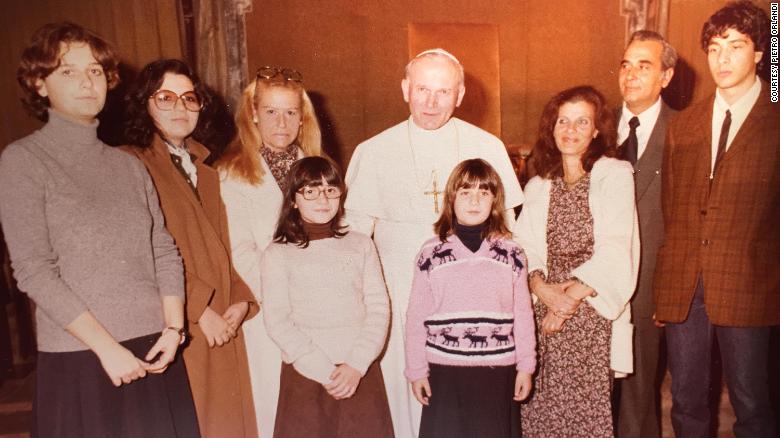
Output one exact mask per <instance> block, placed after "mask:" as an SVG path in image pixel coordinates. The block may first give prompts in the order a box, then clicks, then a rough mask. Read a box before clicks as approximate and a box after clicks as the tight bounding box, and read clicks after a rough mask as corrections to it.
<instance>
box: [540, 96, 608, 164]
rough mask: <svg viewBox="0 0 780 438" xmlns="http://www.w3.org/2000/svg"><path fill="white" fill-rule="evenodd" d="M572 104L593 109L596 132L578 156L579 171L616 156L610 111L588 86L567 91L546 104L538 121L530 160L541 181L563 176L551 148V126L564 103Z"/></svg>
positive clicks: (554, 148) (555, 148)
mask: <svg viewBox="0 0 780 438" xmlns="http://www.w3.org/2000/svg"><path fill="white" fill-rule="evenodd" d="M575 102H587V103H589V104H590V105H592V106H593V114H594V117H595V120H594V123H595V124H596V129H597V130H598V135H597V136H596V138H594V139H593V141H591V142H590V145H589V146H588V149H587V150H586V151H585V153H584V154H583V155H582V167H583V169H585V171H586V172H590V170H591V169H592V168H593V163H595V162H596V160H598V159H599V158H601V157H615V156H616V155H617V151H616V146H615V142H616V141H617V132H616V130H615V117H614V115H613V114H612V110H611V109H610V108H608V107H607V101H606V99H604V96H603V95H602V94H601V93H600V92H599V91H598V90H596V89H595V88H593V87H592V86H590V85H581V86H578V87H574V88H569V89H567V90H563V91H561V92H560V93H558V94H556V95H555V96H553V98H552V99H550V101H549V102H547V105H545V107H544V110H543V111H542V118H541V120H539V137H538V139H537V140H536V144H535V145H534V151H533V158H532V159H533V163H534V167H535V169H536V171H537V172H538V174H539V175H541V176H542V178H548V179H549V178H554V177H557V176H563V163H562V158H561V152H560V151H559V150H558V146H557V145H556V144H555V136H554V132H555V124H556V122H557V121H558V110H559V109H560V108H561V106H563V104H564V103H575Z"/></svg>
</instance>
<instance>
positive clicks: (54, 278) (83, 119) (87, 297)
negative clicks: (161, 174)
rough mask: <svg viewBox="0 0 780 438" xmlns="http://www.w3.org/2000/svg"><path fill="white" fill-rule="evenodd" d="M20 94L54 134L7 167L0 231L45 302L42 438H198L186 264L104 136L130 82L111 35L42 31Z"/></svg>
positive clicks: (23, 145)
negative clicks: (187, 339) (117, 97)
mask: <svg viewBox="0 0 780 438" xmlns="http://www.w3.org/2000/svg"><path fill="white" fill-rule="evenodd" d="M18 79H19V83H20V84H21V85H22V88H23V89H24V91H25V93H26V103H27V106H28V108H29V109H30V110H31V112H33V113H34V114H36V115H37V116H38V117H39V118H40V119H41V120H44V121H46V124H45V125H44V126H43V128H41V129H40V130H38V131H36V132H34V133H32V134H31V135H29V136H27V137H25V138H22V139H20V140H17V141H15V142H14V143H12V144H11V145H9V146H8V147H7V148H5V150H4V151H3V154H2V157H1V158H0V221H2V224H3V231H4V233H5V237H6V242H7V243H8V249H9V252H10V255H11V265H12V267H13V271H14V276H15V277H16V280H17V282H18V285H19V289H20V290H22V291H24V292H25V293H27V294H28V295H29V296H30V298H31V299H32V300H33V301H34V302H35V304H36V331H37V340H38V360H37V364H36V394H35V401H34V405H33V425H32V436H39V437H46V436H78V437H106V436H113V437H139V436H149V437H152V436H154V437H193V436H198V424H197V421H196V419H195V409H194V406H193V403H192V395H191V393H190V389H189V386H188V384H187V375H186V371H185V369H184V365H183V363H182V361H181V360H178V361H177V360H174V359H175V357H176V352H177V350H178V348H179V346H180V344H181V342H182V341H184V288H183V285H184V281H183V275H182V263H181V258H180V257H179V254H178V251H177V250H176V246H175V245H174V242H173V239H171V236H170V234H168V231H166V229H165V223H164V218H163V214H162V212H161V211H160V206H159V203H158V198H157V193H156V191H155V189H154V185H153V183H152V180H151V179H150V178H149V174H148V173H147V172H146V169H144V166H143V165H142V164H141V163H139V162H138V160H136V159H134V158H133V157H131V156H129V155H128V154H126V153H123V152H121V151H118V150H116V149H114V148H111V147H109V146H107V145H105V144H104V143H103V142H101V141H100V140H99V139H98V138H97V126H98V121H97V119H96V116H97V115H98V113H99V112H100V111H101V110H102V109H103V104H104V103H105V98H106V92H107V90H108V89H109V88H113V87H114V86H115V85H116V83H117V82H118V80H119V77H118V73H117V59H116V57H115V55H114V53H113V50H112V49H111V47H110V46H109V45H108V44H107V43H106V42H105V41H103V40H102V39H101V38H100V37H98V36H97V35H95V34H93V33H92V32H90V31H88V30H86V29H84V28H83V27H81V26H78V25H76V24H72V23H55V24H48V25H46V26H44V27H42V28H41V29H40V30H38V32H36V34H35V35H34V37H33V40H32V43H31V44H30V46H28V47H27V48H26V49H25V51H24V53H23V54H22V62H21V64H20V66H19V70H18Z"/></svg>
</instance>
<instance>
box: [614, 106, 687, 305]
mask: <svg viewBox="0 0 780 438" xmlns="http://www.w3.org/2000/svg"><path fill="white" fill-rule="evenodd" d="M676 114H677V111H675V110H673V109H671V108H669V106H667V105H666V103H663V101H662V102H661V112H660V113H659V114H658V119H657V120H656V122H655V126H654V127H653V132H652V133H651V134H650V138H649V139H648V140H647V146H646V147H645V151H644V153H643V154H642V157H640V158H639V160H638V161H637V162H636V164H635V165H634V181H635V188H636V208H637V213H638V215H639V237H640V239H641V242H642V253H641V254H642V255H641V258H640V266H639V280H638V282H637V288H636V293H635V294H634V297H633V298H632V299H631V314H632V317H633V318H634V320H636V319H637V318H647V319H650V318H652V317H653V312H654V311H655V306H654V304H653V272H654V271H655V260H656V256H657V255H658V248H659V247H660V246H661V243H662V242H663V237H664V220H663V215H662V214H661V165H662V164H663V160H662V159H663V153H664V146H665V145H664V142H665V140H666V128H667V126H668V124H669V120H670V119H671V118H672V117H673V116H674V115H676ZM618 120H620V113H619V112H618Z"/></svg>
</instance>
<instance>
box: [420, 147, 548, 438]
mask: <svg viewBox="0 0 780 438" xmlns="http://www.w3.org/2000/svg"><path fill="white" fill-rule="evenodd" d="M434 229H435V231H436V233H437V234H438V237H436V238H433V239H431V240H429V241H428V242H426V243H425V244H424V245H423V247H422V249H421V250H420V253H419V255H418V257H417V266H416V267H415V273H414V281H413V283H412V291H411V296H410V298H409V307H408V309H407V312H406V370H405V374H406V377H407V379H409V381H410V382H411V384H412V391H413V392H414V395H415V397H416V398H417V400H418V401H419V402H420V403H422V404H423V411H422V421H421V424H420V438H430V437H449V438H451V437H464V438H465V437H485V436H490V437H510V436H512V437H514V436H519V433H520V432H519V409H520V408H519V406H518V405H516V404H514V403H513V402H512V400H516V401H521V400H524V399H525V398H526V397H527V396H528V394H529V392H530V390H531V375H532V374H533V372H534V369H535V367H536V353H535V346H536V341H535V334H534V322H533V312H532V310H531V298H530V295H529V292H528V282H527V275H528V273H527V270H526V268H525V254H524V253H523V250H522V249H521V248H520V247H519V246H518V245H517V244H516V243H514V242H513V241H512V238H511V237H512V236H511V233H510V232H509V230H508V228H507V226H506V223H505V221H504V189H503V187H502V185H501V179H500V178H499V176H498V174H497V173H496V172H495V170H494V169H493V168H492V167H491V166H490V165H489V164H488V163H487V162H485V161H484V160H481V159H471V160H466V161H463V162H462V163H460V164H459V165H458V166H456V167H455V169H454V170H453V171H452V174H451V175H450V178H449V180H448V181H447V186H446V189H445V193H444V211H443V212H442V214H441V217H440V218H439V220H438V221H437V222H436V223H435V224H434Z"/></svg>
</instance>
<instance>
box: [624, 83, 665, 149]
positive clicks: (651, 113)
mask: <svg viewBox="0 0 780 438" xmlns="http://www.w3.org/2000/svg"><path fill="white" fill-rule="evenodd" d="M659 114H661V96H658V99H657V100H656V101H655V103H654V104H652V105H651V106H650V108H648V109H646V110H644V111H642V113H640V114H634V113H632V112H631V110H630V109H628V106H627V105H626V103H625V102H623V111H621V113H620V122H618V138H617V144H619V145H620V144H623V142H624V141H626V138H628V133H629V131H630V130H631V128H630V127H629V126H628V121H629V120H631V118H632V117H634V116H636V117H638V118H639V126H637V127H636V139H637V149H636V159H637V160H639V159H640V158H642V154H644V153H645V149H646V148H647V142H648V140H650V135H651V134H652V133H653V128H655V122H656V121H657V120H658V115H659Z"/></svg>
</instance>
